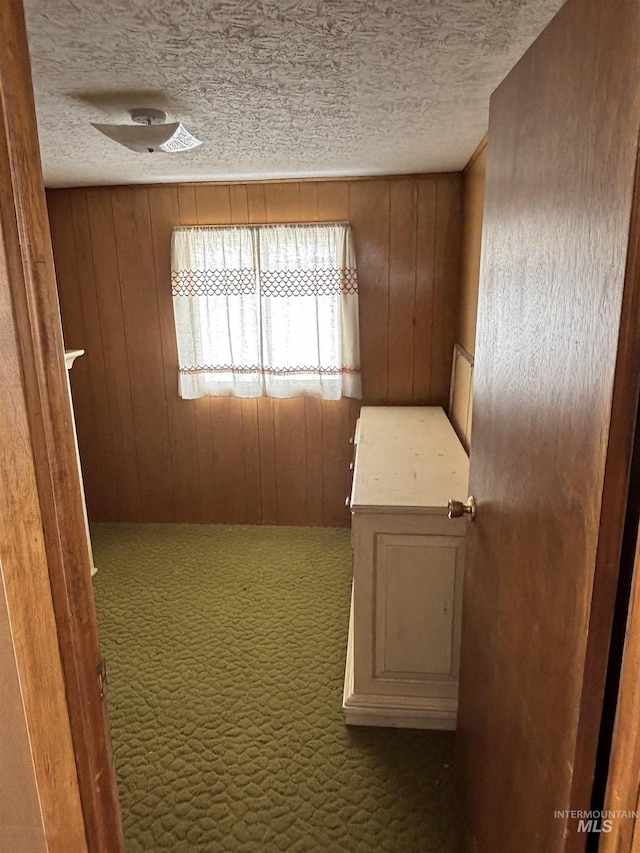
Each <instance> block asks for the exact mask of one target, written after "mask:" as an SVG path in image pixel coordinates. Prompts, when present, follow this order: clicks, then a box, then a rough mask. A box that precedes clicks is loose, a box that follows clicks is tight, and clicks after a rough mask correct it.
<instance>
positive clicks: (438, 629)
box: [375, 535, 458, 681]
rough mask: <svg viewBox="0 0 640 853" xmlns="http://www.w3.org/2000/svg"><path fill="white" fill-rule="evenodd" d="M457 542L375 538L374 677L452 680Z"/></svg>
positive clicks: (410, 537) (431, 538) (410, 538)
mask: <svg viewBox="0 0 640 853" xmlns="http://www.w3.org/2000/svg"><path fill="white" fill-rule="evenodd" d="M457 545H458V541H457V540H455V539H454V540H450V539H449V540H447V539H444V538H435V537H429V536H389V535H381V536H378V541H377V560H376V604H377V607H376V655H375V674H376V676H377V677H386V678H402V679H403V680H411V681H422V680H424V678H425V677H431V676H432V675H434V674H438V675H451V672H452V668H453V660H452V658H453V624H454V602H455V583H456V555H457Z"/></svg>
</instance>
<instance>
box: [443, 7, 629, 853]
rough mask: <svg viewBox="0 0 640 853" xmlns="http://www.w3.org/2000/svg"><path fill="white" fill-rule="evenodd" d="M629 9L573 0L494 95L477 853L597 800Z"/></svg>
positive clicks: (477, 448)
mask: <svg viewBox="0 0 640 853" xmlns="http://www.w3.org/2000/svg"><path fill="white" fill-rule="evenodd" d="M639 23H640V19H639V16H638V11H637V5H636V4H635V3H633V2H631V0H622V2H620V3H617V4H616V5H615V7H613V6H612V5H611V4H609V3H607V2H606V0H590V2H587V0H569V2H568V3H567V4H566V5H565V6H564V7H563V8H562V9H561V10H560V12H559V13H558V15H557V16H556V18H555V19H554V20H553V21H552V23H551V24H550V25H549V27H548V28H547V29H546V30H545V32H544V33H543V34H542V35H541V36H540V38H539V39H538V40H537V41H536V42H535V43H534V44H533V45H532V47H531V48H530V49H529V51H528V52H527V53H526V54H525V56H524V57H523V59H522V60H521V61H520V62H519V63H518V65H517V66H516V68H515V69H514V70H513V71H512V72H511V74H510V75H509V76H508V77H507V79H506V80H505V81H504V82H503V83H502V85H501V86H500V87H499V88H498V90H497V91H496V92H495V93H494V95H493V97H492V100H491V112H490V123H489V145H488V161H487V178H486V196H485V211H484V234H483V247H482V262H481V283H480V300H479V316H478V337H477V346H476V363H475V382H474V435H473V445H472V451H471V476H470V490H471V492H472V493H473V494H474V496H475V497H476V499H477V501H478V515H477V520H476V523H475V524H474V525H470V531H469V534H468V554H469V559H468V564H467V568H466V577H465V593H464V605H463V637H462V660H461V675H460V708H459V738H458V761H457V774H458V799H459V802H460V806H461V811H462V814H463V816H464V817H465V818H466V820H467V824H468V840H469V843H470V846H471V847H472V849H474V850H477V851H478V853H493V851H497V850H500V853H516V852H517V853H520V851H522V850H526V851H527V853H556V851H578V850H584V845H585V843H586V835H585V834H584V833H578V832H577V822H576V821H575V820H571V819H569V817H568V816H567V815H566V814H564V812H565V811H567V810H576V809H583V810H586V809H589V807H590V797H591V788H592V783H593V773H594V766H595V756H596V748H597V741H598V732H599V725H600V717H601V710H602V698H603V691H604V681H605V672H606V663H607V651H608V644H609V637H610V632H611V623H612V617H613V609H614V598H615V588H616V578H617V571H618V561H619V553H620V543H621V538H622V528H623V522H624V506H625V501H626V489H627V479H628V466H629V460H630V456H631V448H632V441H633V423H634V418H635V406H636V404H637V393H638V370H637V339H638V321H637V316H636V315H637V312H635V314H634V311H633V310H632V305H633V304H634V301H635V292H636V289H637V281H636V276H635V275H634V273H633V271H632V269H631V267H632V266H633V262H632V258H631V254H629V251H628V250H629V234H630V223H631V213H632V204H633V191H634V173H635V167H636V151H637V139H638V128H639V125H640V98H639V96H638V91H639V87H638V85H637V84H638V82H640V81H639V80H638V77H639V76H640V69H639V67H638V63H637V44H638V38H639ZM613 140H615V143H614V142H613ZM556 811H559V812H562V813H563V816H561V817H556V816H555V812H556Z"/></svg>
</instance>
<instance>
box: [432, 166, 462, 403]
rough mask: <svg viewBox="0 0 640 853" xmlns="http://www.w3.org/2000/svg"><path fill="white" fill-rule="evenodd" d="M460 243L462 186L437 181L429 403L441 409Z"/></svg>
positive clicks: (454, 181) (447, 372) (453, 328)
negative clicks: (431, 402)
mask: <svg viewBox="0 0 640 853" xmlns="http://www.w3.org/2000/svg"><path fill="white" fill-rule="evenodd" d="M461 242H462V184H461V182H460V179H459V178H458V177H452V178H451V177H448V176H447V177H442V178H438V181H437V184H436V239H435V250H434V252H435V258H434V289H433V294H434V299H433V317H434V322H433V323H432V328H431V393H430V399H431V400H433V401H434V403H435V405H438V406H445V407H446V406H447V403H448V400H449V383H450V381H451V362H452V357H453V345H454V344H455V335H456V323H457V320H458V308H459V303H460V296H459V293H460V251H461ZM447 361H448V363H447Z"/></svg>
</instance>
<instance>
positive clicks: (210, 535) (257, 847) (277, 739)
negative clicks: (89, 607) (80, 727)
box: [92, 524, 457, 853]
mask: <svg viewBox="0 0 640 853" xmlns="http://www.w3.org/2000/svg"><path fill="white" fill-rule="evenodd" d="M92 537H93V546H94V552H95V562H96V565H97V566H98V574H97V575H96V577H95V589H96V603H97V608H98V621H99V628H100V640H101V645H102V650H103V654H104V656H105V657H106V659H107V665H108V675H109V691H108V702H109V712H110V715H111V727H112V734H113V740H114V745H115V754H116V765H117V773H118V782H119V789H120V799H121V803H122V811H123V820H124V831H125V838H126V841H127V851H128V853H138V851H145V853H146V852H147V851H172V853H182V851H211V853H217V851H229V853H236V851H260V853H275V852H276V851H278V853H280V851H287V853H288V851H292V853H302V851H305V852H306V853H316V852H317V851H318V852H319V851H329V853H334V851H335V853H361V852H362V853H373V851H375V853H378V851H389V853H419V852H420V853H421V852H422V851H425V853H427V851H437V853H449V851H455V850H457V846H456V840H455V839H456V825H455V819H454V814H453V791H452V766H451V765H452V758H453V735H452V734H451V733H448V732H421V731H409V730H396V729H382V728H375V729H374V728H353V727H351V728H349V727H346V726H345V725H344V722H343V717H342V711H341V703H342V682H343V677H344V662H345V647H346V638H347V625H348V617H349V596H350V586H351V550H350V542H349V532H348V531H344V530H335V529H320V528H291V527H290V528H283V527H279V528H278V527H231V526H198V525H159V524H154V525H151V524H149V525H124V524H98V525H94V526H93V528H92Z"/></svg>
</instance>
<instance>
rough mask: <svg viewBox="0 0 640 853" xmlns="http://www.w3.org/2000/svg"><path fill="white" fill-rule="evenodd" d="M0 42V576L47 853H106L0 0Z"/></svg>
mask: <svg viewBox="0 0 640 853" xmlns="http://www.w3.org/2000/svg"><path fill="white" fill-rule="evenodd" d="M0 43H1V44H2V50H0V95H1V97H0V114H1V118H2V124H1V130H0V216H1V220H2V222H1V225H2V228H1V233H2V247H1V248H2V258H1V261H0V267H1V269H0V280H1V285H2V293H1V294H0V305H1V307H2V311H1V318H0V319H1V321H2V334H1V336H0V337H1V339H2V347H3V349H2V354H3V358H2V369H3V380H2V382H1V383H0V387H1V390H2V405H1V406H0V409H1V411H2V419H1V420H0V468H1V469H2V470H1V471H0V473H1V475H2V476H1V477H0V482H1V483H2V486H3V495H2V497H3V513H2V525H1V527H2V531H1V532H2V536H1V537H0V539H1V541H2V549H3V550H2V554H1V555H0V556H1V557H2V574H3V580H4V585H5V590H6V594H7V604H8V611H9V620H10V624H11V631H12V635H13V641H14V646H15V649H16V660H17V664H18V670H19V673H20V680H21V688H22V695H23V701H24V705H25V712H26V717H27V726H28V728H29V735H30V739H31V746H32V756H33V761H34V768H35V775H36V782H37V785H38V793H39V797H40V804H41V808H42V813H43V822H44V829H45V838H46V842H47V845H48V849H49V850H51V851H60V853H71V851H73V853H81V851H83V850H85V849H87V847H86V845H88V849H89V850H90V851H92V853H118V851H121V850H123V849H124V843H123V839H122V826H121V820H120V810H119V804H118V797H117V789H116V782H115V773H114V769H113V763H112V754H111V741H110V735H109V725H108V720H107V713H106V706H105V703H104V701H103V699H102V697H101V694H100V684H99V679H98V665H99V661H100V650H99V646H98V637H97V626H96V616H95V607H94V601H93V589H92V585H91V578H90V559H89V550H88V546H87V538H86V532H85V526H84V517H83V509H82V494H81V485H80V480H79V472H78V465H77V459H76V451H75V444H74V434H73V426H72V415H71V407H70V401H69V394H68V388H67V377H66V368H65V363H64V352H63V343H62V327H61V323H60V312H59V307H58V301H57V293H56V285H55V273H54V268H53V255H52V250H51V238H50V234H49V225H48V218H47V209H46V201H45V195H44V185H43V178H42V170H41V165H40V153H39V147H38V136H37V126H36V117H35V108H34V102H33V92H32V89H31V74H30V66H29V53H28V46H27V37H26V31H25V23H24V13H23V9H22V3H21V0H6V2H4V3H2V4H1V5H0ZM27 569H28V570H27ZM51 607H53V610H52V611H51ZM50 611H51V612H50ZM54 617H55V621H54ZM60 667H61V671H60V675H61V677H63V678H64V682H63V684H62V685H61V686H60V685H57V684H56V683H55V677H56V675H57V670H58V669H59V668H60ZM83 823H84V825H83ZM85 839H86V840H85Z"/></svg>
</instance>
